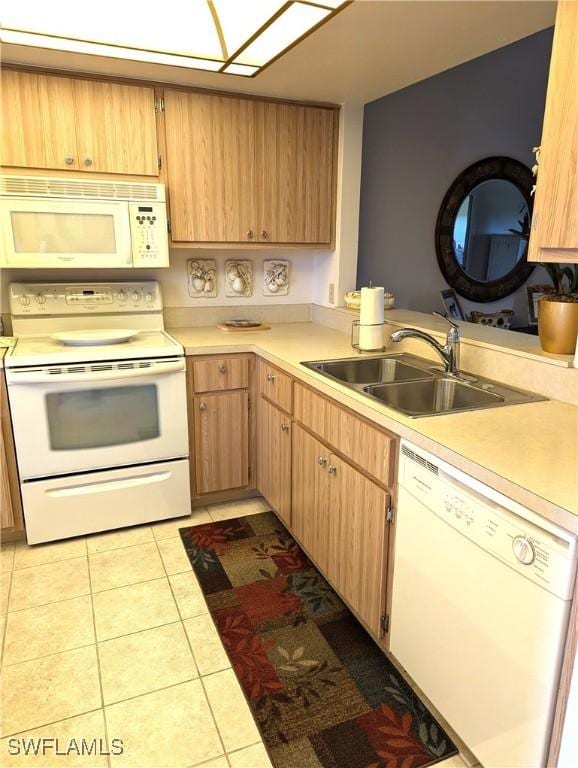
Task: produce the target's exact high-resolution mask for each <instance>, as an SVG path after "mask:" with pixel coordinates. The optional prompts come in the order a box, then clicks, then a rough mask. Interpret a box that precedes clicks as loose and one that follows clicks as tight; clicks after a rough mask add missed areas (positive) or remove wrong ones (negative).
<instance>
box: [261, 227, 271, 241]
mask: <svg viewBox="0 0 578 768" xmlns="http://www.w3.org/2000/svg"><path fill="white" fill-rule="evenodd" d="M261 237H262V238H263V240H266V239H267V238H268V237H269V233H268V232H267V230H266V229H262V230H261Z"/></svg>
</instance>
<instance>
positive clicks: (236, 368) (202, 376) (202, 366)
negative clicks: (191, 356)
mask: <svg viewBox="0 0 578 768" xmlns="http://www.w3.org/2000/svg"><path fill="white" fill-rule="evenodd" d="M248 386H249V360H248V358H246V357H222V358H215V359H214V360H193V388H194V391H195V392H220V391H221V390H224V389H246V388H247V387H248Z"/></svg>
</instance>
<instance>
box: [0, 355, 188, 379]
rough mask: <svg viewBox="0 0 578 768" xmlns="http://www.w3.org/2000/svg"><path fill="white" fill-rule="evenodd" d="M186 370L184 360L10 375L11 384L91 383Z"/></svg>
mask: <svg viewBox="0 0 578 768" xmlns="http://www.w3.org/2000/svg"><path fill="white" fill-rule="evenodd" d="M184 370H185V364H184V362H183V361H182V360H178V361H175V362H174V363H165V364H164V365H152V366H150V367H149V368H135V369H134V370H131V369H115V370H113V371H95V372H94V373H88V374H86V375H83V374H78V373H56V374H55V373H44V372H43V371H26V372H24V373H14V374H12V376H10V383H11V384H91V383H92V382H94V381H125V380H126V379H140V378H146V377H148V378H150V377H151V376H160V375H164V374H167V373H177V372H179V371H184Z"/></svg>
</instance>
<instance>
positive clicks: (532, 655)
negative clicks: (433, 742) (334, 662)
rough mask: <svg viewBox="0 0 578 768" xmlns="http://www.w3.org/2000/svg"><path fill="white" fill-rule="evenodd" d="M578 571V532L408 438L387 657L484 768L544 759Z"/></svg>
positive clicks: (513, 767)
mask: <svg viewBox="0 0 578 768" xmlns="http://www.w3.org/2000/svg"><path fill="white" fill-rule="evenodd" d="M520 460H521V461H523V457H520ZM575 574H576V538H575V537H574V536H573V535H572V534H570V533H568V532H567V531H564V530H563V529H561V528H559V527H557V526H555V525H554V524H552V523H549V522H548V521H546V520H544V519H543V518H540V517H539V516H537V515H536V514H534V513H533V512H531V511H529V510H526V509H524V508H523V507H521V506H520V505H519V504H517V503H516V502H514V501H512V500H511V499H508V498H506V497H504V496H502V495H501V494H499V493H497V492H496V491H494V490H492V489H491V488H488V487H487V486H485V485H483V484H482V483H480V482H478V481H476V480H474V479H473V478H471V477H469V476H467V475H465V474H464V473H463V472H460V471H459V470H457V469H456V468H454V467H451V466H449V465H448V464H446V463H444V462H442V461H440V460H439V459H436V458H435V457H434V456H432V455H431V454H428V453H427V452H425V451H423V450H422V449H421V448H416V447H415V446H413V445H411V444H410V443H408V442H406V441H402V443H401V455H400V463H399V499H398V511H397V522H396V532H395V561H394V575H393V602H392V609H391V646H390V647H391V652H392V653H393V655H394V656H395V657H396V658H397V660H398V661H399V662H400V663H401V664H402V666H403V667H405V669H406V670H407V672H408V673H409V675H410V676H411V677H412V678H413V679H414V680H415V682H416V683H417V684H418V686H420V687H421V688H422V690H423V691H424V692H425V694H426V695H427V696H428V697H429V698H430V699H431V701H432V702H433V704H434V705H435V706H436V707H437V708H438V709H439V711H440V712H441V714H442V715H443V716H444V717H445V718H446V720H447V721H448V722H449V723H450V725H451V726H452V727H453V728H454V729H455V731H456V732H457V733H458V734H459V736H460V737H461V738H462V739H463V741H464V742H465V743H466V745H467V746H468V747H469V749H470V750H471V751H472V752H473V753H474V754H475V755H476V757H477V758H478V760H479V761H480V762H481V763H482V764H483V765H485V766H486V767H487V768H539V767H540V766H545V765H546V759H547V750H548V743H549V738H550V731H551V726H552V717H553V709H554V703H555V697H556V691H557V687H558V682H559V676H560V665H561V656H562V650H563V643H564V638H565V633H566V628H567V624H568V614H569V609H570V604H571V596H572V591H573V585H574V579H575Z"/></svg>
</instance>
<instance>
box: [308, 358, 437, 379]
mask: <svg viewBox="0 0 578 768" xmlns="http://www.w3.org/2000/svg"><path fill="white" fill-rule="evenodd" d="M309 367H310V368H313V369H314V370H316V371H319V373H324V374H325V375H326V376H331V377H332V378H334V379H337V380H338V381H342V382H345V383H347V384H389V383H392V382H396V381H411V380H415V379H429V378H433V373H430V372H429V371H426V370H423V369H421V368H417V367H416V366H413V365H408V364H407V363H405V362H402V361H401V360H399V359H398V358H395V357H369V358H353V359H351V360H335V361H329V362H320V363H310V364H309Z"/></svg>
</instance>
